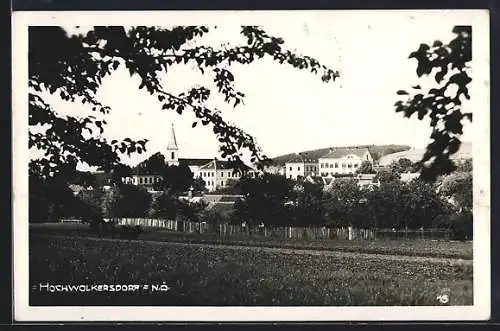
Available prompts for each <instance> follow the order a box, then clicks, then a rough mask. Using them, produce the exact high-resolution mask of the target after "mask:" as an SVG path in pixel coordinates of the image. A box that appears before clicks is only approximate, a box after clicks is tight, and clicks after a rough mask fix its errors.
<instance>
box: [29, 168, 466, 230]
mask: <svg viewBox="0 0 500 331" xmlns="http://www.w3.org/2000/svg"><path fill="white" fill-rule="evenodd" d="M158 164H160V163H158ZM145 167H146V168H147V167H148V166H147V165H146V166H145ZM414 167H416V165H415V164H412V163H411V161H410V162H409V160H405V159H402V160H398V161H395V162H393V163H392V165H391V166H390V167H388V168H387V169H385V170H380V171H378V172H377V173H376V175H375V177H374V182H375V183H377V184H378V185H370V186H360V185H358V181H357V180H356V179H355V178H338V179H335V180H334V181H332V183H331V184H330V185H328V186H327V187H325V185H324V184H323V183H322V182H311V181H309V180H307V179H304V178H299V179H297V180H292V179H289V178H286V177H285V176H281V175H277V174H269V173H263V174H261V175H260V176H255V177H247V176H243V177H242V178H241V179H240V180H238V181H236V180H234V181H232V182H230V183H229V185H228V186H227V187H225V188H223V189H221V190H219V192H218V193H222V194H237V195H242V196H243V198H239V199H237V200H236V202H235V203H234V206H233V210H232V212H231V213H229V214H221V213H217V212H216V211H213V210H207V208H206V207H207V204H206V203H204V202H198V203H190V202H188V201H186V200H182V199H179V197H180V196H181V195H185V194H186V190H187V189H189V188H192V187H193V185H194V183H195V182H196V181H199V180H198V179H196V180H195V179H194V178H193V175H192V173H190V172H189V169H187V170H188V171H186V169H183V167H182V166H177V167H173V166H171V167H169V166H165V165H163V166H161V169H163V171H164V172H163V173H164V175H165V176H166V177H164V179H165V180H164V181H162V182H161V183H162V186H161V187H160V188H161V190H159V191H157V192H156V193H154V194H152V193H150V192H148V191H147V190H146V189H145V188H142V187H140V186H136V185H132V184H125V183H123V182H122V181H114V182H113V183H112V185H110V187H109V188H108V189H107V190H104V189H103V188H100V187H96V188H95V189H93V190H92V191H90V194H89V191H86V190H83V191H82V194H80V195H78V196H74V195H73V192H72V191H71V190H70V189H69V188H68V186H67V183H66V182H64V181H58V180H56V179H51V180H45V181H38V182H37V181H36V180H35V179H34V178H30V183H31V184H32V185H33V186H32V188H31V189H30V219H31V220H36V219H38V220H45V221H57V220H58V219H60V218H63V217H80V218H82V219H83V220H85V221H89V222H91V221H92V220H98V219H102V218H122V217H129V218H134V217H138V218H139V217H151V218H167V219H185V220H191V221H205V222H209V223H214V224H215V223H231V224H240V225H241V224H245V225H246V226H248V227H249V228H250V229H252V228H255V227H258V226H262V225H265V226H268V227H274V226H330V227H348V226H352V227H355V228H391V229H396V230H401V229H413V230H416V229H421V228H424V229H427V228H450V229H452V230H454V231H456V232H457V233H459V234H460V235H461V236H462V237H465V236H470V235H471V234H472V163H471V161H466V162H463V163H460V164H459V165H458V166H457V168H458V169H457V170H456V171H455V172H453V173H452V174H450V175H446V176H441V177H440V178H438V180H437V181H436V182H427V181H423V180H421V179H419V178H416V179H413V180H411V181H409V182H405V181H402V180H401V173H405V172H407V171H408V170H409V169H411V168H414ZM360 169H361V170H360V172H365V173H366V172H367V173H369V172H371V171H372V169H370V168H369V167H368V166H367V165H364V166H362V167H360ZM157 170H158V169H157ZM76 180H82V181H87V182H88V181H90V182H92V179H89V176H88V175H86V174H83V175H80V176H79V178H77V179H76ZM198 189H199V190H203V185H201V186H200V187H199V188H198Z"/></svg>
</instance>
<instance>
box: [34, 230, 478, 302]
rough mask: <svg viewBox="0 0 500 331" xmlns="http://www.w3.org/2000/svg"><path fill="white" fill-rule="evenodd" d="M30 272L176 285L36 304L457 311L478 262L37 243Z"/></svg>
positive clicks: (55, 297) (104, 242)
mask: <svg viewBox="0 0 500 331" xmlns="http://www.w3.org/2000/svg"><path fill="white" fill-rule="evenodd" d="M327 253H328V254H327ZM29 273H30V283H31V285H32V286H36V285H37V284H39V283H42V284H46V283H50V284H52V285H66V284H73V285H80V284H87V285H111V284H120V285H129V284H138V285H141V286H142V285H145V284H148V285H149V286H150V288H151V285H154V284H156V285H159V284H162V283H163V282H165V284H166V285H168V287H169V290H168V291H165V292H161V291H155V292H151V290H144V289H142V290H139V291H135V292H91V293H89V292H73V293H69V292H54V293H50V292H45V291H40V290H39V289H31V292H30V293H31V294H30V305H95V306H99V305H175V306H183V305H204V306H206V305H208V306H226V305H236V306H241V305H243V306H254V305H259V306H261V305H262V306H273V305H281V306H287V305H308V306H310V305H315V306H325V305H329V306H359V305H363V306H365V305H398V306H399V305H403V306H405V305H439V304H440V303H439V302H438V301H437V299H436V296H437V295H439V294H440V293H442V291H443V290H444V289H447V293H449V295H450V302H449V304H451V305H471V304H472V263H471V261H460V260H455V259H442V261H441V262H429V261H427V260H426V259H425V258H422V257H408V256H407V257H403V256H399V257H398V256H386V257H385V258H381V257H380V256H378V255H373V254H372V255H369V254H359V256H356V254H350V255H349V254H346V253H342V252H339V253H335V252H323V253H322V252H318V251H316V252H315V254H306V253H301V254H299V253H297V254H290V253H286V254H285V253H284V250H283V249H278V248H277V249H260V248H256V247H243V246H241V247H237V248H234V247H233V248H230V247H229V246H219V247H215V246H209V245H205V246H195V245H178V244H171V243H161V242H145V241H141V240H139V241H122V240H114V239H96V238H77V237H53V236H48V235H32V236H31V238H30V270H29ZM141 288H142V287H141Z"/></svg>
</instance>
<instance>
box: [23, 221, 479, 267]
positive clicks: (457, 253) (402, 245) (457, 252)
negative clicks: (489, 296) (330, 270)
mask: <svg viewBox="0 0 500 331" xmlns="http://www.w3.org/2000/svg"><path fill="white" fill-rule="evenodd" d="M88 229H89V227H88V225H85V224H61V223H53V224H49V223H46V224H31V225H30V233H31V234H48V235H66V236H78V237H95V236H94V235H92V234H90V233H89V230H88ZM144 231H145V232H144V233H142V234H141V235H140V237H139V239H142V240H151V241H167V242H183V243H206V244H221V245H223V244H229V245H240V246H251V247H254V246H256V247H282V248H297V249H314V250H329V251H341V252H358V253H376V254H390V255H405V256H428V257H445V258H457V259H466V260H472V256H473V254H472V253H473V247H472V243H471V242H457V241H444V240H419V239H414V240H389V239H384V240H374V241H362V240H353V241H348V240H290V239H286V240H285V239H279V238H262V237H251V238H249V237H243V236H240V237H219V236H217V235H215V234H209V233H203V234H197V233H180V232H171V231H165V230H160V229H153V228H145V229H144Z"/></svg>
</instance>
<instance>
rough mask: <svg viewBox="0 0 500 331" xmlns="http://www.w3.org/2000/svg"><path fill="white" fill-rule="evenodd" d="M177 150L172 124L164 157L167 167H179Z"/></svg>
mask: <svg viewBox="0 0 500 331" xmlns="http://www.w3.org/2000/svg"><path fill="white" fill-rule="evenodd" d="M178 151H179V148H178V147H177V139H176V138H175V130H174V124H172V130H171V132H170V139H169V141H168V145H167V155H166V157H165V162H166V163H167V165H169V166H172V165H174V166H177V165H179V157H178V155H177V154H178Z"/></svg>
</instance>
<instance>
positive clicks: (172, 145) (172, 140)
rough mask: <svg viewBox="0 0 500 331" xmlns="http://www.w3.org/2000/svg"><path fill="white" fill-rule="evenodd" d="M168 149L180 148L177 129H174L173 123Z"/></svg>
mask: <svg viewBox="0 0 500 331" xmlns="http://www.w3.org/2000/svg"><path fill="white" fill-rule="evenodd" d="M167 149H168V150H178V149H179V148H178V147H177V139H176V138H175V130H174V125H173V124H172V130H171V132H170V138H169V140H168V144H167Z"/></svg>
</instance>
